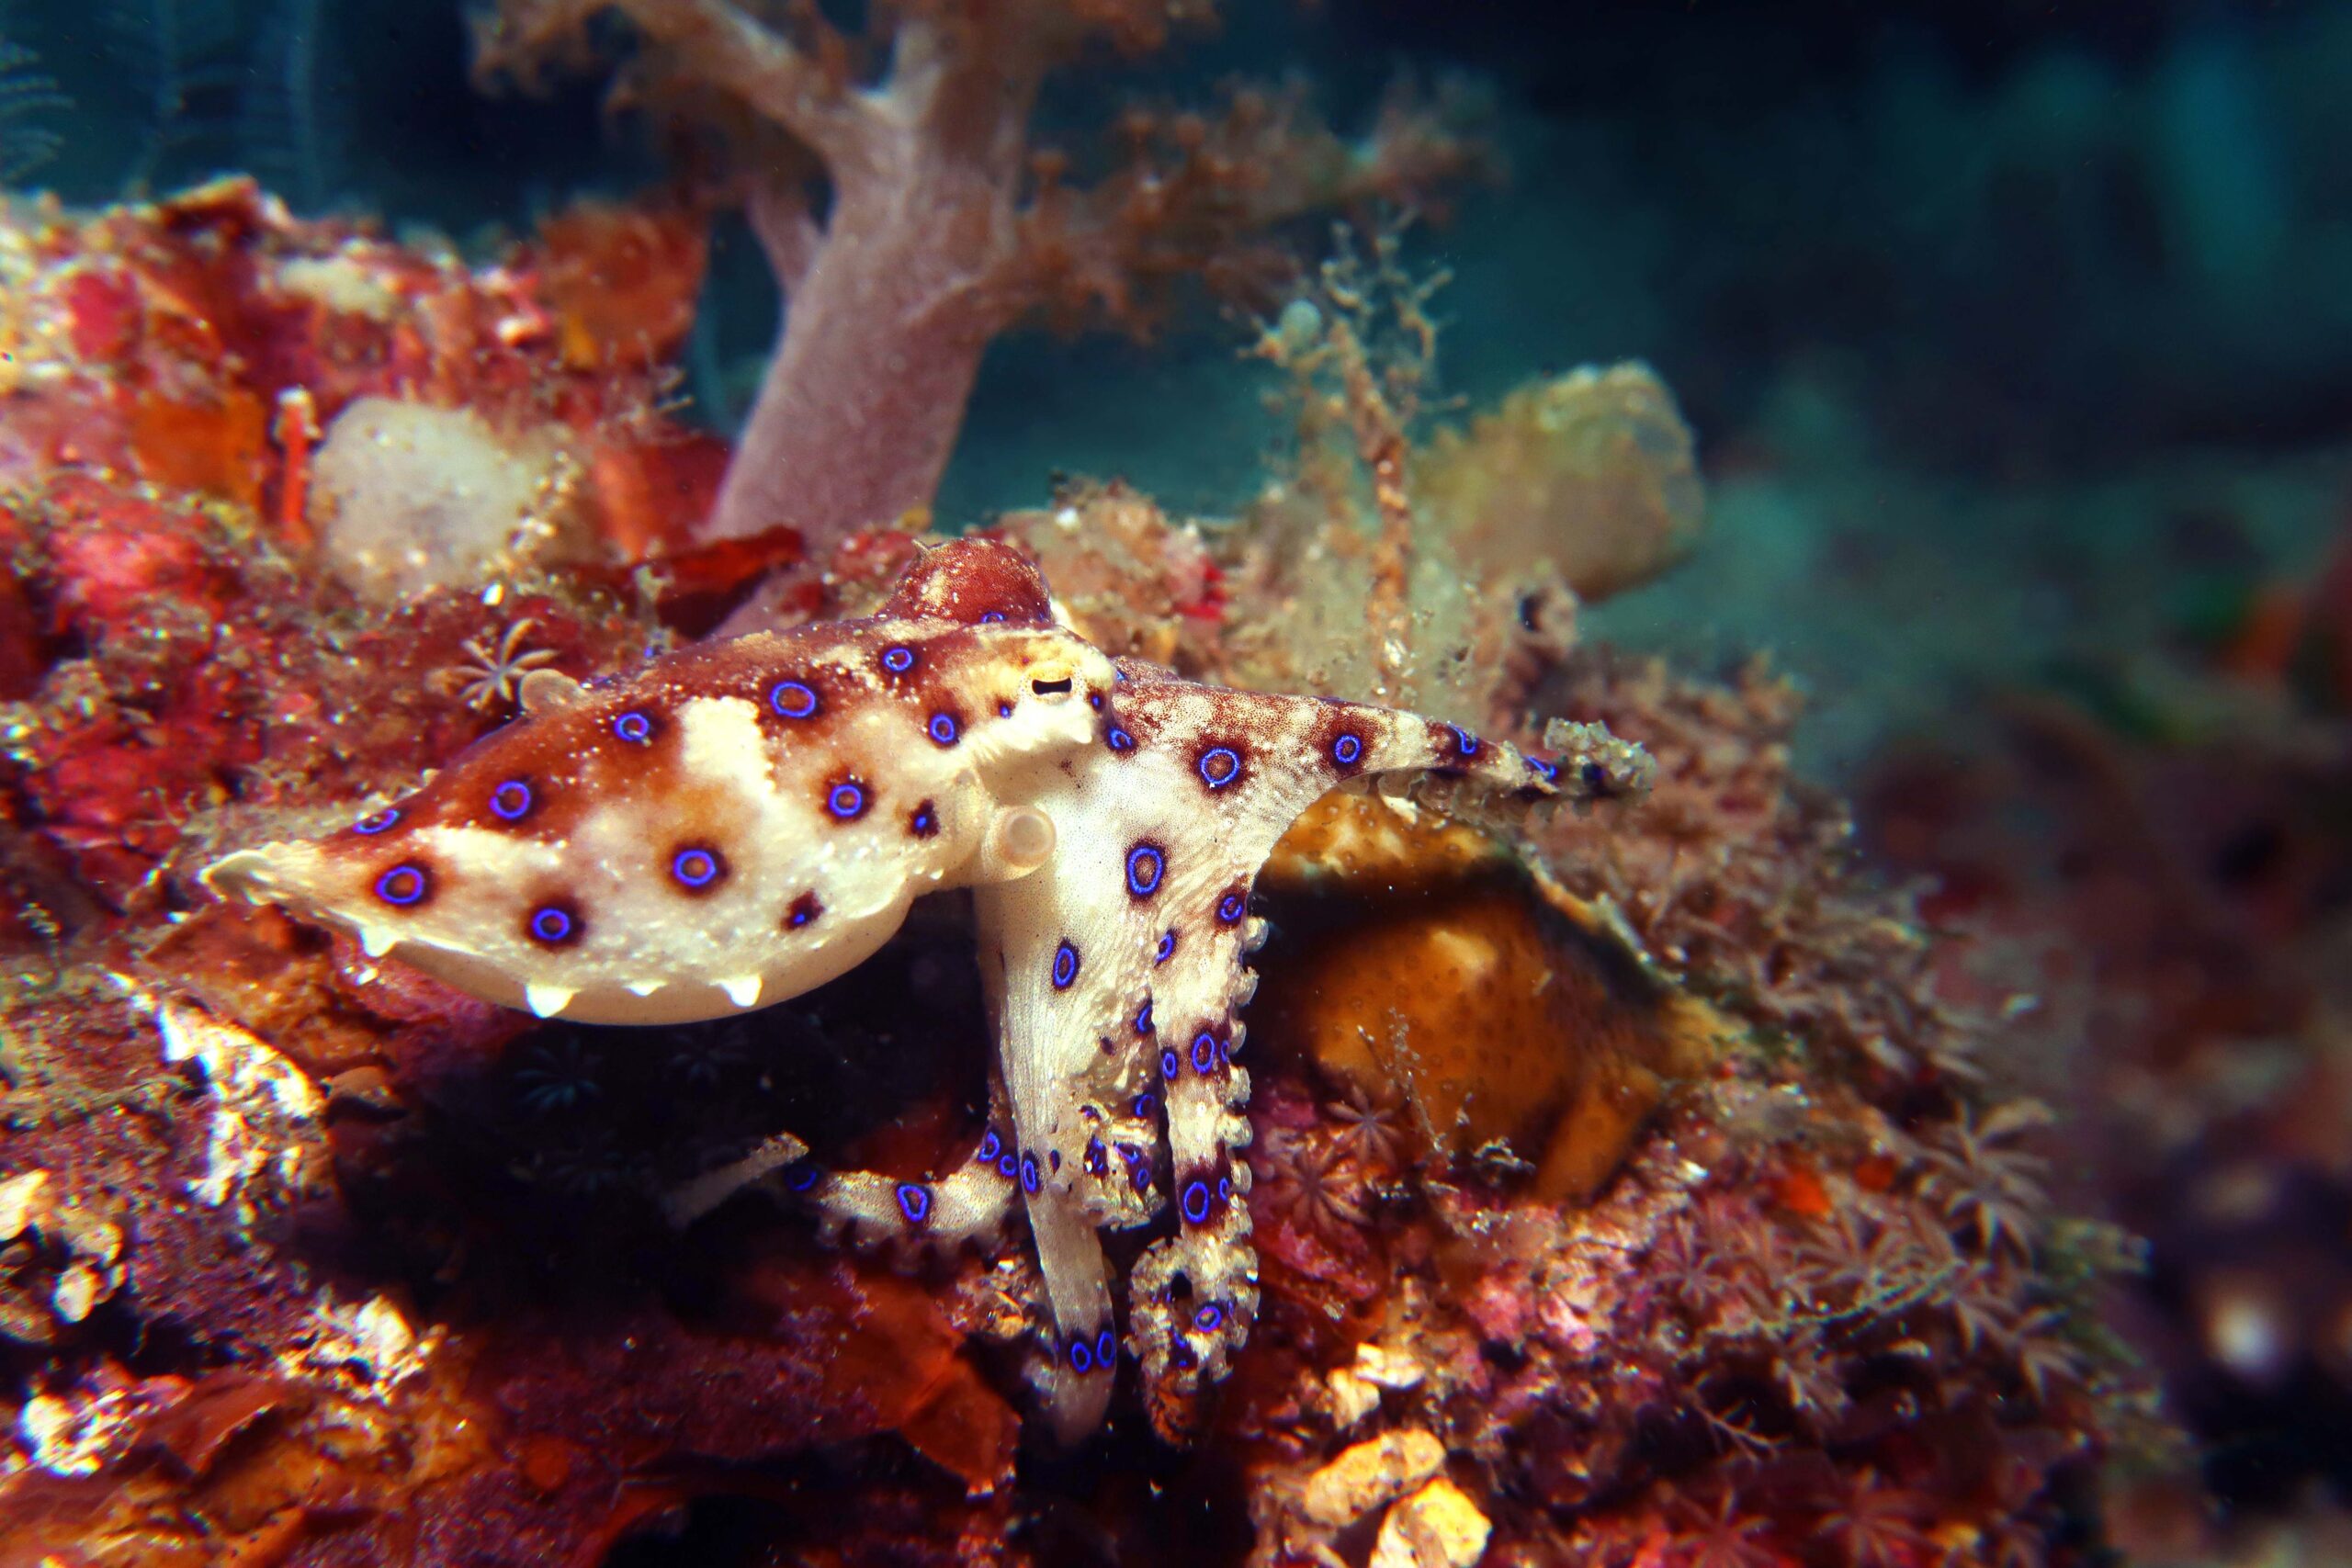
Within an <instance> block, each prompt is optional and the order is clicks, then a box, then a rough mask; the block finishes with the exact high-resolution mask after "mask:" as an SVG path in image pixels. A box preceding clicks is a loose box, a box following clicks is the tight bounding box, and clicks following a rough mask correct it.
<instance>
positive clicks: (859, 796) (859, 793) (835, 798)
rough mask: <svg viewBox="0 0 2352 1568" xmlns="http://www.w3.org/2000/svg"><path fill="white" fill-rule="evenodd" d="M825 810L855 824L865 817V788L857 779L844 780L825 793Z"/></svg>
mask: <svg viewBox="0 0 2352 1568" xmlns="http://www.w3.org/2000/svg"><path fill="white" fill-rule="evenodd" d="M825 809H826V810H828V811H830V812H831V813H832V814H833V815H834V816H835V817H838V818H841V819H842V821H844V822H854V821H856V820H857V819H858V818H861V817H863V816H865V785H864V784H859V783H858V782H857V781H856V780H855V779H843V780H842V782H841V783H839V784H835V785H833V787H832V788H831V789H830V790H827V791H826V792H825Z"/></svg>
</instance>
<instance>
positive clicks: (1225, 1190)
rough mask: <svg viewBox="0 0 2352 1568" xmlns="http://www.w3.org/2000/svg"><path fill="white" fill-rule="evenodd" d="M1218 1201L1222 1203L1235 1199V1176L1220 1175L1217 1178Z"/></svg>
mask: <svg viewBox="0 0 2352 1568" xmlns="http://www.w3.org/2000/svg"><path fill="white" fill-rule="evenodd" d="M1216 1201H1218V1202H1220V1203H1230V1202H1231V1201H1233V1178H1231V1177H1229V1176H1220V1177H1218V1178H1217V1179H1216Z"/></svg>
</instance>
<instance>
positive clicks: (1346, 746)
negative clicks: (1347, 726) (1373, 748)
mask: <svg viewBox="0 0 2352 1568" xmlns="http://www.w3.org/2000/svg"><path fill="white" fill-rule="evenodd" d="M1331 761H1335V762H1337V763H1339V764H1340V766H1341V767H1343V768H1352V767H1354V766H1355V765H1356V764H1357V763H1358V762H1361V761H1363V736H1361V735H1353V734H1348V735H1342V736H1340V738H1339V739H1337V740H1334V741H1332V742H1331Z"/></svg>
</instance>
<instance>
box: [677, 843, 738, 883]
mask: <svg viewBox="0 0 2352 1568" xmlns="http://www.w3.org/2000/svg"><path fill="white" fill-rule="evenodd" d="M724 869H726V868H725V867H724V866H722V865H721V864H720V863H719V860H718V852H717V851H715V850H705V849H684V850H680V851H679V852H677V853H676V854H675V855H673V856H672V857H671V859H670V874H671V875H672V876H673V877H676V878H677V879H678V881H679V882H681V883H683V884H684V886H688V887H692V888H695V889H701V888H705V887H707V886H710V885H711V884H712V883H714V882H716V881H718V874H719V873H720V872H721V871H723V870H724Z"/></svg>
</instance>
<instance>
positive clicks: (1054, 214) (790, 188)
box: [479, 0, 1483, 545]
mask: <svg viewBox="0 0 2352 1568" xmlns="http://www.w3.org/2000/svg"><path fill="white" fill-rule="evenodd" d="M608 13H611V14H617V15H618V16H619V17H624V18H626V19H627V21H628V24H629V26H630V28H632V29H633V31H634V33H635V35H636V36H637V38H638V39H639V46H640V47H639V50H638V51H637V53H636V54H635V55H634V56H633V57H632V58H631V60H630V61H629V64H628V77H627V85H628V95H629V96H630V98H631V100H632V101H637V102H651V103H654V104H657V105H661V106H662V107H665V108H666V109H667V110H669V111H670V112H672V113H673V115H684V116H691V117H692V118H694V119H695V121H696V122H697V123H698V124H699V126H701V127H702V128H704V129H705V130H706V131H709V130H716V131H717V132H718V133H719V134H720V136H721V138H722V140H724V141H727V142H729V143H730V144H731V147H732V150H731V153H730V154H729V155H728V156H727V163H726V166H727V168H728V170H729V173H728V174H727V175H725V176H724V183H725V184H726V185H727V186H729V187H730V194H732V195H734V196H736V197H739V198H740V199H741V201H742V203H743V204H744V207H745V210H746V212H747V214H748V216H749V217H750V219H751V221H752V229H753V231H755V232H756V233H757V235H758V236H759V240H760V243H761V245H762V247H763V250H764V251H765V253H766V256H767V261H768V265H769V267H770V269H771V270H772V271H773V273H774V274H775V280H776V282H777V284H778V285H779V286H780V287H781V288H782V289H783V291H784V294H785V297H786V312H785V319H784V325H783V330H782V333H781V335H780V337H779V339H778V341H777V344H776V349H775V355H774V357H773V358H772V359H771V360H770V362H769V365H768V368H767V372H766V375H765V378H764V379H763V382H762V384H761V388H760V392H759V397H758V400H756V402H755V403H754V404H753V406H752V412H751V415H750V417H749V419H748V421H747V422H746V423H745V425H744V428H743V432H742V436H741V443H740V445H739V446H738V447H737V450H736V456H735V459H734V461H733V463H732V464H731V466H730V467H729V470H728V475H727V480H726V483H725V485H724V486H723V488H722V489H721V490H720V491H719V495H718V504H717V507H716V509H715V510H714V511H713V513H712V514H711V517H710V520H709V524H708V532H709V535H710V536H713V537H718V538H725V537H730V536H743V535H750V534H756V533H759V532H762V531H763V530H766V529H769V528H773V527H775V526H778V525H787V526H790V527H794V528H797V529H799V530H801V531H802V532H803V533H805V534H807V535H809V536H810V537H812V538H813V539H816V540H819V541H821V542H822V543H824V544H827V545H830V544H831V543H833V542H835V541H837V540H839V539H840V538H842V536H844V535H846V534H849V533H851V532H853V531H854V530H857V529H861V528H869V527H883V526H893V525H899V524H901V523H906V522H913V523H915V524H916V525H921V523H922V522H923V521H925V520H927V519H928V517H929V514H930V506H931V500H932V495H933V491H935V490H936V488H937V485H938V482H939V476H940V473H941V471H942V470H943V469H944V468H945V467H946V464H947V457H948V452H949V449H950V448H951V447H952V446H953V445H954V443H955V439H956V430H957V428H958V427H959V426H960V424H961V423H962V422H963V417H964V404H965V400H966V399H967V396H968V395H969V393H970V391H971V387H972V379H973V377H974V376H975V375H976V374H977V373H978V369H979V363H980V355H981V352H982V350H983V349H985V348H986V347H987V345H988V343H989V339H990V338H992V337H994V336H995V335H996V334H997V333H1000V332H1001V331H1003V330H1004V329H1005V328H1006V327H1008V326H1010V325H1011V324H1012V323H1013V322H1014V321H1017V320H1019V319H1020V318H1021V317H1023V315H1025V314H1028V313H1030V312H1032V311H1045V312H1047V313H1049V314H1053V315H1056V316H1058V317H1060V318H1062V319H1065V320H1080V319H1083V318H1084V317H1086V316H1088V315H1090V314H1097V313H1099V314H1101V315H1103V316H1104V317H1107V318H1108V319H1109V320H1110V321H1112V322H1113V323H1114V324H1116V325H1120V326H1123V327H1125V328H1126V329H1128V330H1131V331H1137V332H1140V331H1142V330H1144V329H1145V328H1146V327H1147V326H1148V324H1149V323H1150V322H1151V321H1152V320H1153V319H1154V317H1155V314H1156V311H1157V310H1158V309H1159V302H1160V299H1161V297H1163V296H1164V295H1165V294H1166V293H1167V292H1168V291H1169V289H1170V288H1171V287H1172V286H1173V285H1175V284H1176V283H1178V282H1180V281H1182V280H1183V279H1186V278H1202V277H1205V278H1206V279H1208V280H1209V281H1210V282H1212V283H1213V284H1220V285H1222V286H1224V287H1227V288H1238V287H1239V286H1241V285H1242V284H1244V283H1255V284H1259V285H1261V286H1262V284H1263V283H1264V281H1265V279H1266V278H1267V276H1269V274H1272V273H1279V272H1280V271H1282V270H1283V269H1284V267H1285V265H1286V262H1285V257H1284V253H1283V251H1282V249H1281V248H1280V246H1279V244H1278V243H1275V242H1274V240H1273V239H1272V236H1271V231H1274V230H1276V229H1278V228H1279V227H1280V226H1281V225H1283V224H1284V223H1285V222H1288V221H1290V220H1295V219H1296V218H1298V217H1299V216H1301V215H1302V214H1306V213H1310V212H1315V211H1317V210H1329V209H1346V208H1348V207H1350V206H1351V205H1359V204H1363V203H1367V202H1370V201H1373V200H1375V199H1377V200H1386V201H1392V202H1405V203H1411V202H1414V201H1416V200H1418V199H1419V198H1420V197H1423V196H1425V195H1426V194H1428V193H1430V191H1431V190H1432V189H1433V187H1435V186H1437V185H1438V184H1440V183H1441V182H1443V181H1446V180H1449V179H1455V178H1458V177H1460V176H1461V175H1464V174H1465V173H1468V172H1470V171H1472V170H1473V169H1475V168H1476V166H1477V164H1479V162H1480V159H1481V157H1482V156H1483V155H1482V154H1481V153H1480V152H1479V151H1478V150H1477V149H1476V146H1475V145H1474V144H1473V143H1472V142H1470V141H1467V140H1465V139H1464V137H1463V136H1461V135H1460V134H1458V133H1457V132H1456V131H1454V130H1451V129H1449V127H1448V123H1447V114H1446V113H1445V112H1444V106H1442V105H1440V106H1437V107H1434V108H1424V107H1417V106H1414V105H1412V104H1410V103H1408V101H1407V100H1406V99H1404V98H1403V97H1397V98H1396V99H1393V100H1392V101H1391V103H1390V104H1389V106H1388V107H1387V108H1386V109H1385V111H1384V112H1383V114H1382V116H1381V118H1380V120H1379V123H1378V124H1377V125H1376V126H1375V127H1374V129H1373V130H1372V131H1371V133H1370V134H1369V135H1368V136H1367V137H1366V138H1365V139H1364V140H1363V141H1362V142H1361V143H1350V142H1347V141H1342V140H1340V138H1339V137H1338V136H1336V135H1334V134H1333V133H1332V132H1331V131H1330V130H1328V129H1327V128H1326V127H1325V126H1324V125H1323V124H1322V123H1321V122H1320V121H1319V120H1318V119H1317V118H1316V117H1315V115H1314V114H1313V112H1312V111H1311V109H1310V107H1309V106H1308V105H1307V103H1306V101H1305V99H1304V97H1303V96H1302V95H1301V94H1300V93H1299V92H1297V91H1295V90H1285V91H1282V92H1275V91H1271V90H1267V89H1263V88H1249V89H1242V90H1238V91H1237V92H1235V93H1233V94H1232V95H1231V96H1229V98H1228V100H1227V103H1226V104H1225V105H1224V107H1223V108H1222V109H1221V111H1220V112H1218V113H1216V114H1214V115H1205V114H1199V113H1167V114H1162V113H1156V112H1153V111H1149V110H1147V109H1143V108H1140V107H1138V108H1135V109H1131V110H1130V111H1128V112H1127V114H1126V115H1125V117H1124V118H1123V119H1122V121H1121V123H1120V124H1119V126H1118V127H1117V139H1116V140H1117V141H1118V143H1119V145H1120V146H1121V148H1122V149H1123V150H1124V152H1123V161H1122V163H1121V164H1119V166H1116V167H1114V168H1110V169H1105V170H1099V171H1097V170H1083V169H1079V168H1076V167H1075V166H1074V164H1073V163H1072V160H1071V159H1070V158H1069V156H1068V155H1066V154H1064V153H1061V152H1053V151H1050V150H1047V149H1046V148H1043V147H1038V146H1035V145H1033V143H1032V141H1031V140H1030V134H1029V121H1030V118H1031V115H1032V112H1033V109H1034V107H1035V102H1036V98H1037V94H1038V90H1039V88H1040V86H1041V85H1043V83H1044V81H1045V79H1046V76H1047V75H1048V74H1050V73H1052V72H1054V71H1055V70H1057V69H1059V68H1061V67H1062V66H1064V65H1066V64H1068V63H1069V62H1072V61H1074V60H1076V59H1078V58H1079V57H1080V54H1081V52H1082V51H1083V50H1084V48H1085V46H1087V45H1088V44H1090V43H1098V44H1099V43H1107V44H1108V45H1110V46H1111V47H1113V48H1115V49H1117V50H1119V51H1123V52H1125V53H1127V54H1130V55H1133V54H1141V53H1148V52H1150V51H1155V50H1158V49H1159V48H1161V47H1162V46H1163V45H1164V44H1165V42H1166V41H1167V39H1168V38H1169V36H1170V33H1171V32H1173V31H1175V30H1177V29H1179V28H1185V27H1190V26H1197V25H1200V24H1204V23H1205V22H1207V21H1209V20H1210V19H1211V18H1212V17H1213V14H1214V12H1213V6H1211V5H1210V4H1208V3H1207V0H1117V3H1114V4H1111V5H1091V4H1072V3H1070V0H1026V3H1023V4H1019V5H1010V6H965V5H946V4H931V3H922V4H909V5H889V6H880V7H877V17H876V21H877V26H876V28H874V29H872V30H871V31H870V32H868V33H867V34H866V35H865V36H863V37H861V36H857V35H854V34H852V33H850V32H849V31H847V30H845V29H843V28H839V27H837V26H836V25H835V24H834V23H833V22H832V21H831V19H830V18H828V17H826V16H825V14H824V13H823V12H822V11H821V10H820V8H818V7H816V6H795V7H788V8H786V9H784V10H783V11H781V12H780V13H779V12H778V11H776V10H775V8H772V7H760V6H752V5H748V4H743V3H741V0H503V3H502V4H500V5H499V6H496V7H495V8H494V9H493V10H492V12H491V13H490V14H489V15H488V16H487V17H484V18H483V20H482V22H481V27H480V29H479V42H480V69H481V73H483V74H484V75H485V76H489V77H501V76H503V77H511V78H515V79H519V80H521V81H523V82H525V83H532V82H536V81H537V80H538V79H539V78H540V77H541V76H543V75H544V74H546V73H547V72H548V69H549V67H550V66H551V65H555V64H564V65H571V64H576V63H577V62H579V60H580V59H581V57H582V55H583V54H585V53H586V52H588V51H589V48H590V44H589V40H590V39H591V38H592V37H594V36H596V34H595V33H594V23H595V22H597V21H598V20H599V19H600V18H602V17H605V16H606V14H608ZM1089 174H1091V175H1097V176H1098V177H1095V178H1093V179H1092V180H1091V182H1088V183H1081V180H1080V177H1078V176H1080V175H1089Z"/></svg>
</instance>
